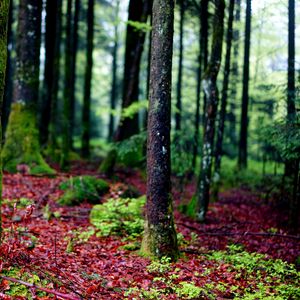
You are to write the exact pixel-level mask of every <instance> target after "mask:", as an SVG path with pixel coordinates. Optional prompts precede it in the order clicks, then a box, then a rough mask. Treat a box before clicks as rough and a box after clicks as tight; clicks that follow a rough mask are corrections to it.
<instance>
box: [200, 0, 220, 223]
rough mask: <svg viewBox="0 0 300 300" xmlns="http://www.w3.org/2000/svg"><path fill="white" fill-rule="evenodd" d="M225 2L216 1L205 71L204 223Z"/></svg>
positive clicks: (202, 174) (201, 205) (201, 176)
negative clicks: (210, 45) (209, 54)
mask: <svg viewBox="0 0 300 300" xmlns="http://www.w3.org/2000/svg"><path fill="white" fill-rule="evenodd" d="M224 9H225V2H224V0H216V1H215V18H214V28H213V41H212V50H211V57H210V62H209V64H208V66H207V68H206V70H205V74H204V76H203V80H202V85H203V90H204V93H205V95H206V99H207V103H206V112H205V114H206V115H205V119H206V121H205V127H204V136H203V147H202V161H201V167H200V175H199V182H198V192H197V193H198V207H197V212H196V213H197V218H198V220H199V221H204V220H205V216H206V213H207V209H208V204H209V189H210V183H211V165H212V156H213V143H214V134H215V119H216V113H217V107H218V89H217V76H218V73H219V69H220V64H221V58H222V44H223V30H224V28H223V27H224Z"/></svg>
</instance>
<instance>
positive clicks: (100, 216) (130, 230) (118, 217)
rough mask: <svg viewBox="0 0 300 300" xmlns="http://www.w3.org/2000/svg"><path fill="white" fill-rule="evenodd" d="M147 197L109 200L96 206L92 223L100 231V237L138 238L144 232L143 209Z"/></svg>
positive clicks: (91, 219) (92, 213)
mask: <svg viewBox="0 0 300 300" xmlns="http://www.w3.org/2000/svg"><path fill="white" fill-rule="evenodd" d="M145 203H146V197H145V196H142V197H140V198H137V199H135V198H132V199H130V198H127V199H122V198H118V199H109V200H108V201H107V202H105V203H103V204H99V205H95V206H94V207H93V209H92V210H91V213H90V221H91V223H92V224H93V225H94V226H95V227H96V228H97V229H98V230H99V233H98V234H99V235H102V236H108V235H111V234H113V235H124V234H126V235H129V236H134V237H135V236H138V235H140V234H141V233H142V232H143V228H144V220H143V217H142V208H143V206H144V205H145Z"/></svg>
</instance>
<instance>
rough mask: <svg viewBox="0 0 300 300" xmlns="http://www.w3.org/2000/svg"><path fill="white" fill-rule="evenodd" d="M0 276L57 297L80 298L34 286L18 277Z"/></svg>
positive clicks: (72, 299) (77, 299) (69, 299)
mask: <svg viewBox="0 0 300 300" xmlns="http://www.w3.org/2000/svg"><path fill="white" fill-rule="evenodd" d="M0 277H1V278H2V279H5V280H9V281H12V282H15V283H20V284H23V285H25V286H27V287H30V288H34V289H37V290H40V291H43V292H46V293H48V294H53V295H56V296H57V297H60V298H62V299H68V300H80V298H78V297H74V296H70V295H67V294H63V293H60V292H56V291H54V290H50V289H46V288H43V287H39V286H36V285H35V284H32V283H29V282H26V281H23V280H19V279H16V278H12V277H7V276H2V275H0Z"/></svg>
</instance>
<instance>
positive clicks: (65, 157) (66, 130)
mask: <svg viewBox="0 0 300 300" xmlns="http://www.w3.org/2000/svg"><path fill="white" fill-rule="evenodd" d="M71 18H72V0H68V2H67V14H66V29H65V30H66V45H65V84H64V103H63V120H62V121H63V122H62V125H63V126H62V128H63V136H62V155H61V162H60V167H61V168H62V169H65V170H66V169H68V167H69V154H70V147H71V132H72V131H71V122H70V119H71V93H72V91H71V89H72V75H71V72H72V35H71Z"/></svg>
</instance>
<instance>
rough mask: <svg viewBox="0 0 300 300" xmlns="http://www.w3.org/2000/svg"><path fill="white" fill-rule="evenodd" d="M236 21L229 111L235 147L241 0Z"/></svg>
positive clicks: (232, 142)
mask: <svg viewBox="0 0 300 300" xmlns="http://www.w3.org/2000/svg"><path fill="white" fill-rule="evenodd" d="M234 21H235V22H234V23H235V24H236V26H237V28H235V29H234V30H233V63H232V71H231V75H232V76H231V95H230V98H231V100H230V111H229V113H228V121H229V139H230V143H231V144H232V145H233V147H234V149H236V146H237V134H236V116H235V109H236V100H237V84H238V82H239V78H240V76H239V64H238V61H239V49H240V47H239V46H240V44H239V40H240V31H239V28H238V25H239V23H240V21H241V0H235V17H234Z"/></svg>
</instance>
